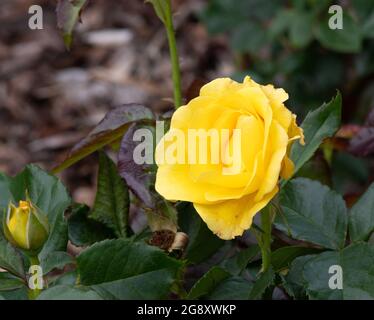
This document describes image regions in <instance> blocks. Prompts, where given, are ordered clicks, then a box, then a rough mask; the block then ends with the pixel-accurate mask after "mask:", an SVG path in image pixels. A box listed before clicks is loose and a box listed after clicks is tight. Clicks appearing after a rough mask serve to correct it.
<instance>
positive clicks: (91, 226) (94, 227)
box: [68, 205, 115, 246]
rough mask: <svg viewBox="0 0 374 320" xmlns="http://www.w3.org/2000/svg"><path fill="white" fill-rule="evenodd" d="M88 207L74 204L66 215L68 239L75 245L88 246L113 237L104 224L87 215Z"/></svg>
mask: <svg viewBox="0 0 374 320" xmlns="http://www.w3.org/2000/svg"><path fill="white" fill-rule="evenodd" d="M89 213H90V208H89V207H88V206H86V205H74V206H73V207H72V209H71V213H70V215H69V217H68V231H69V240H70V241H71V242H72V243H73V244H74V245H76V246H88V245H91V244H94V243H95V242H99V241H102V240H105V239H110V238H114V237H115V236H114V233H113V231H112V230H110V229H109V228H108V227H106V226H105V225H104V224H102V223H100V222H97V221H95V220H93V219H91V218H90V217H89Z"/></svg>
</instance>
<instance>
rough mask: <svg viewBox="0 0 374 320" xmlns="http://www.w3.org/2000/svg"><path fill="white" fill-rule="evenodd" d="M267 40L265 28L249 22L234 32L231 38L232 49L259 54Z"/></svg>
mask: <svg viewBox="0 0 374 320" xmlns="http://www.w3.org/2000/svg"><path fill="white" fill-rule="evenodd" d="M266 40H267V38H266V32H265V30H264V29H263V27H262V26H261V25H260V24H256V23H254V22H251V21H248V22H246V23H243V24H241V25H240V26H239V27H238V28H236V29H235V30H234V32H233V35H232V36H231V47H232V48H233V49H234V50H236V51H238V52H250V53H258V52H259V50H260V49H261V48H262V47H263V46H264V44H265V43H266Z"/></svg>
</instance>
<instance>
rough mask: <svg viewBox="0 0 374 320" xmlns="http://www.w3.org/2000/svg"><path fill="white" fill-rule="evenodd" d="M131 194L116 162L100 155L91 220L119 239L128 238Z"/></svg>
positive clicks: (104, 155) (101, 153) (103, 154)
mask: <svg viewBox="0 0 374 320" xmlns="http://www.w3.org/2000/svg"><path fill="white" fill-rule="evenodd" d="M129 205H130V201H129V192H128V189H127V185H126V183H125V182H124V181H123V180H122V178H121V177H120V176H119V174H118V172H117V167H116V165H115V164H114V162H113V161H112V160H111V159H110V158H109V157H108V156H107V155H106V154H105V153H104V152H100V153H99V174H98V178H97V193H96V199H95V204H94V207H93V210H92V212H91V213H90V218H92V219H94V220H96V221H99V222H101V223H103V224H105V225H106V226H107V227H108V228H111V229H112V230H113V231H114V233H115V234H116V236H117V237H119V238H120V237H126V236H127V228H128V227H129V226H128V215H129Z"/></svg>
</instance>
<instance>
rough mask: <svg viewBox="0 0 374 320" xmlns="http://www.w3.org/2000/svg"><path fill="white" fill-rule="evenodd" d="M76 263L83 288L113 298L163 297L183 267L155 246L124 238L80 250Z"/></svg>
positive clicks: (179, 262)
mask: <svg viewBox="0 0 374 320" xmlns="http://www.w3.org/2000/svg"><path fill="white" fill-rule="evenodd" d="M77 262H78V273H79V277H80V281H81V283H82V284H83V285H91V286H92V288H94V289H95V290H96V291H97V292H99V293H100V294H102V293H103V292H107V294H111V295H112V296H113V298H117V299H122V298H125V297H127V298H131V299H135V298H138V299H143V298H152V299H153V298H154V299H156V298H158V299H160V298H161V296H162V298H164V297H165V296H164V294H165V293H167V292H170V288H171V286H172V284H173V282H175V281H176V280H177V278H178V276H179V272H180V269H181V268H182V266H183V263H182V262H181V261H178V260H176V259H173V258H171V257H169V256H168V255H166V254H165V253H164V252H163V251H161V250H160V249H158V248H156V247H153V246H149V245H146V244H144V243H141V242H132V241H130V240H126V239H117V240H105V241H102V242H99V243H96V244H94V245H93V246H91V247H90V248H88V249H86V250H84V251H83V252H82V253H81V254H80V255H79V256H78V258H77ZM152 279H153V280H154V283H153V282H152V281H153V280H152ZM147 282H148V283H147ZM140 288H145V289H146V290H148V292H142V291H141V290H140Z"/></svg>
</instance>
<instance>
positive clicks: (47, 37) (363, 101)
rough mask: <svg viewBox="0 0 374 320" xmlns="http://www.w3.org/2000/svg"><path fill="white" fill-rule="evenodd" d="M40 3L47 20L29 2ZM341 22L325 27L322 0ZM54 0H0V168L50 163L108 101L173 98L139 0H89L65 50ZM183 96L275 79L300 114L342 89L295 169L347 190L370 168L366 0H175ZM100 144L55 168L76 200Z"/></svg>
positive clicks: (159, 38)
mask: <svg viewBox="0 0 374 320" xmlns="http://www.w3.org/2000/svg"><path fill="white" fill-rule="evenodd" d="M33 4H38V5H40V6H41V7H42V8H43V13H44V15H43V24H44V28H43V30H30V29H29V28H28V19H29V17H30V15H29V14H28V9H29V7H30V6H31V5H33ZM332 4H339V5H341V6H342V8H343V12H344V16H343V30H341V31H337V30H331V29H329V28H328V19H329V18H330V15H329V13H328V9H329V6H330V5H332ZM55 9H56V1H52V0H49V1H48V0H44V1H42V0H1V2H0V23H1V28H0V171H1V172H5V173H7V174H15V173H17V172H18V171H19V170H21V169H22V168H23V166H25V165H26V164H27V163H30V162H34V163H37V164H39V165H41V166H42V167H44V168H46V169H50V168H52V167H53V166H54V165H56V164H57V163H59V162H61V161H62V160H63V159H64V157H65V155H66V153H67V151H68V150H69V149H70V148H71V147H72V146H73V145H74V144H75V143H76V142H78V141H79V140H80V139H81V138H82V137H84V135H85V134H86V133H87V132H89V131H90V129H92V127H93V126H95V125H96V124H97V123H98V122H99V121H100V120H101V118H102V117H103V116H104V114H105V113H106V112H107V111H108V110H110V109H111V108H113V107H114V106H117V105H120V104H123V103H129V102H137V103H142V104H145V105H147V106H149V107H150V108H152V109H153V110H155V111H156V112H163V111H167V110H169V109H170V108H171V107H172V101H171V99H172V81H171V76H170V74H171V67H170V62H169V55H168V45H167V40H166V35H165V32H164V29H163V26H162V24H161V22H160V21H159V20H158V18H157V17H156V16H155V14H154V12H153V8H152V6H151V5H149V4H145V3H144V1H143V0H91V1H89V3H88V5H87V6H86V7H85V9H84V11H83V12H82V16H81V19H82V23H79V24H78V25H77V27H76V30H75V35H74V42H73V45H72V48H71V50H70V51H67V50H66V48H65V47H64V43H63V39H62V37H61V34H60V32H59V30H58V29H57V27H56V13H55ZM173 11H174V13H175V16H174V19H175V28H176V34H177V42H178V49H179V54H180V62H181V69H182V86H183V92H184V97H185V99H191V98H193V97H194V96H196V95H197V94H198V91H199V88H200V87H201V86H202V85H203V84H204V83H206V82H208V81H210V80H212V79H213V78H216V77H225V76H230V77H233V78H235V79H236V80H240V81H241V80H242V79H243V77H244V76H245V75H247V74H249V75H250V76H251V77H253V78H254V79H255V80H256V81H258V82H260V83H263V84H266V83H273V84H275V85H276V86H279V87H283V88H284V89H285V90H286V91H287V92H288V93H289V95H290V99H289V101H288V102H287V103H286V104H287V106H288V107H289V108H290V109H292V110H293V111H294V112H295V113H297V114H298V120H299V123H300V122H301V120H302V119H303V118H304V116H305V115H306V114H307V112H308V111H310V110H313V109H314V108H317V107H318V106H319V105H321V104H322V103H323V102H324V101H328V100H330V99H331V98H332V96H334V95H335V94H336V90H337V89H338V90H340V91H341V93H342V95H343V122H344V126H343V127H342V129H341V130H340V131H339V133H338V135H337V138H335V139H332V140H331V141H327V142H326V143H325V144H324V145H323V146H322V148H321V150H320V151H319V152H318V153H317V154H316V156H315V157H314V159H313V160H312V161H311V162H310V163H309V164H308V165H306V166H305V167H304V168H303V170H302V171H301V172H300V175H303V176H308V177H313V178H316V179H319V180H321V181H322V182H323V183H325V184H329V185H330V186H332V187H333V188H334V189H336V190H338V191H339V192H341V193H342V194H343V195H345V197H346V199H347V200H349V199H353V200H352V201H354V199H355V197H356V196H357V195H358V194H360V193H361V192H362V191H363V190H365V188H366V187H367V186H368V184H369V183H370V182H372V181H373V180H374V170H373V154H374V113H373V112H372V113H371V115H370V111H371V110H372V109H373V108H374V0H345V1H344V0H342V1H330V0H293V1H292V0H273V1H263V0H235V1H233V0H209V1H208V0H205V1H204V0H176V1H173ZM95 175H96V156H95V155H93V156H91V157H89V158H87V159H85V160H83V161H81V162H79V163H78V164H76V165H74V166H73V167H72V168H70V169H68V170H66V171H65V172H63V173H62V178H63V180H64V182H65V183H66V184H67V185H68V187H69V188H70V190H71V191H72V194H73V197H74V199H75V200H76V201H79V202H85V203H87V204H91V203H92V202H93V196H94V192H95V190H94V189H95V179H96V178H95Z"/></svg>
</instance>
